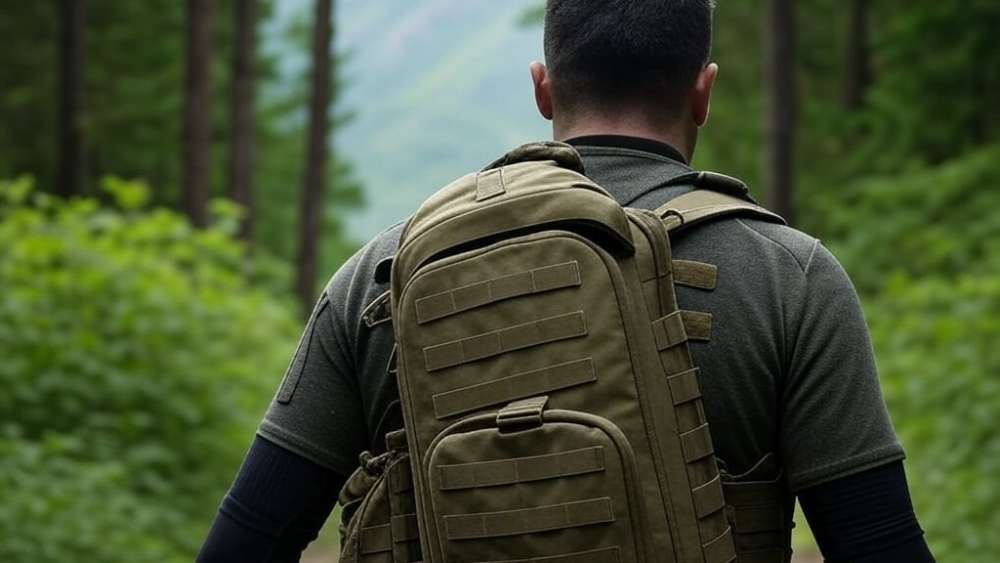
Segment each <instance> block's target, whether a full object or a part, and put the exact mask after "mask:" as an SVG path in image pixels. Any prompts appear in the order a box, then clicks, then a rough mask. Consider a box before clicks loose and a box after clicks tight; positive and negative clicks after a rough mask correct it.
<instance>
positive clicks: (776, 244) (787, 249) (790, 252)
mask: <svg viewBox="0 0 1000 563" xmlns="http://www.w3.org/2000/svg"><path fill="white" fill-rule="evenodd" d="M736 220H737V221H739V223H740V225H743V226H744V227H745V228H746V229H747V230H748V231H750V232H752V233H754V234H755V235H757V236H759V237H760V238H762V239H764V240H766V241H769V242H770V243H771V244H773V245H775V246H777V247H779V248H781V249H782V250H784V251H785V252H787V253H788V255H789V256H791V257H792V260H795V263H796V264H798V266H799V270H801V272H802V274H803V275H804V274H805V273H806V266H805V265H803V264H802V262H801V261H800V260H799V258H798V257H797V256H795V253H794V252H792V250H791V249H790V248H788V247H787V246H785V245H784V244H782V243H780V242H778V241H776V240H774V239H773V238H771V237H769V236H767V235H765V234H764V233H762V232H760V231H758V230H757V229H755V228H753V227H752V226H750V225H748V224H747V223H746V222H745V221H744V220H743V219H736Z"/></svg>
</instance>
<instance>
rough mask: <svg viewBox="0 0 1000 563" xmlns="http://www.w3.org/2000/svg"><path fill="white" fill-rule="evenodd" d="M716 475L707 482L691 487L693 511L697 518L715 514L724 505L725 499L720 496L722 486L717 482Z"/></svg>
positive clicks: (717, 477) (718, 479)
mask: <svg viewBox="0 0 1000 563" xmlns="http://www.w3.org/2000/svg"><path fill="white" fill-rule="evenodd" d="M719 481H720V478H719V476H718V475H716V476H715V479H712V480H711V481H709V482H708V483H705V484H704V485H701V486H700V487H695V488H694V489H691V496H692V497H693V498H694V511H695V514H697V515H698V518H704V517H706V516H710V515H712V514H715V513H716V512H718V511H720V510H722V509H723V508H725V507H726V500H725V499H724V498H723V497H722V487H721V486H720V484H719Z"/></svg>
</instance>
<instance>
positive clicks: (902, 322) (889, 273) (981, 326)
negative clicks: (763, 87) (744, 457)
mask: <svg viewBox="0 0 1000 563" xmlns="http://www.w3.org/2000/svg"><path fill="white" fill-rule="evenodd" d="M998 158H1000V146H991V147H985V148H982V149H980V150H978V151H975V152H972V153H969V154H968V155H965V156H962V157H960V158H956V159H954V160H952V161H950V162H947V163H945V164H943V165H941V166H937V167H933V168H926V167H920V168H918V169H916V170H914V171H913V172H911V173H908V174H901V175H896V176H888V177H877V178H873V179H869V180H863V181H861V182H858V183H856V184H854V185H852V186H849V187H847V188H845V189H843V190H842V191H841V193H839V194H833V193H831V194H830V196H828V197H826V198H824V199H821V200H820V201H819V202H818V203H817V207H818V208H822V209H825V210H826V212H827V217H826V222H825V223H826V231H827V232H828V234H829V237H828V244H829V245H830V246H831V247H832V248H833V250H834V253H835V254H837V256H838V257H839V258H840V259H841V260H842V261H843V262H844V265H845V267H846V268H847V270H848V271H849V272H851V274H852V277H853V279H854V281H855V283H856V284H857V285H858V287H859V289H860V290H861V291H862V293H863V294H864V295H865V299H864V301H865V303H866V305H867V307H866V313H867V316H868V319H869V322H870V324H871V330H872V338H873V340H874V345H875V350H876V353H877V357H878V360H879V368H880V372H881V378H882V383H883V388H884V391H885V394H886V399H887V401H888V404H889V409H890V412H891V414H892V417H893V420H894V421H895V423H896V429H897V431H898V433H899V435H900V439H901V440H902V442H903V445H904V447H905V448H906V450H907V452H908V456H909V459H908V462H907V468H908V476H909V480H910V484H911V491H912V494H913V497H914V502H915V505H916V509H917V514H918V516H919V517H920V521H921V524H922V525H923V526H924V528H925V529H926V530H927V535H928V541H929V543H930V545H931V547H932V549H933V550H934V552H935V554H936V555H937V557H938V559H939V560H940V561H969V562H980V561H981V562H983V563H986V562H988V561H992V560H993V556H992V554H994V553H998V552H1000V538H998V537H997V536H996V535H995V534H994V533H993V530H996V529H998V528H1000V517H998V516H997V513H996V510H995V509H994V507H995V505H996V504H997V503H998V502H1000V489H998V488H997V486H996V482H995V478H994V476H995V475H996V474H997V471H1000V440H997V439H996V437H995V436H996V432H995V426H996V412H997V409H998V405H1000V381H998V380H997V379H996V377H995V374H996V373H997V371H998V370H1000V350H998V349H997V347H996V341H997V337H998V335H1000V316H998V315H997V311H1000V279H998V278H997V276H996V272H997V271H1000V246H998V243H997V240H998V236H1000V218H998V217H997V216H996V214H995V213H992V212H991V210H992V209H995V208H996V206H997V204H998V203H1000V196H998V194H997V192H996V191H995V190H993V186H995V185H997V183H998V181H1000V173H998V171H997V169H996V166H995V163H996V162H997V161H998Z"/></svg>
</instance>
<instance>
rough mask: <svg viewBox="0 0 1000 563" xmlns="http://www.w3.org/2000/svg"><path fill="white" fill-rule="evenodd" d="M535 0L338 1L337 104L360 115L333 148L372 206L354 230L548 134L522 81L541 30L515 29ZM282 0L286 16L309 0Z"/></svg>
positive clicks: (391, 219)
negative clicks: (340, 61)
mask: <svg viewBox="0 0 1000 563" xmlns="http://www.w3.org/2000/svg"><path fill="white" fill-rule="evenodd" d="M534 3H535V1H534V0H504V1H498V0H419V1H414V0H341V2H340V3H339V7H338V12H339V13H338V22H337V23H338V32H339V35H338V39H337V41H338V48H340V49H342V50H346V52H347V53H348V54H349V58H348V61H347V65H346V68H345V69H344V79H345V83H346V85H347V90H346V91H345V92H344V100H343V103H342V106H341V107H342V108H343V109H345V110H349V111H352V112H354V113H355V114H356V116H355V119H354V120H353V121H352V122H351V123H350V124H349V125H348V126H347V127H345V128H343V129H341V130H340V131H338V133H337V138H336V141H335V143H336V147H337V149H338V150H341V151H343V153H344V154H345V155H346V156H347V157H348V158H349V159H350V160H351V161H352V163H353V164H354V165H355V167H356V171H357V173H358V175H359V176H360V178H361V179H362V181H363V182H364V186H365V192H366V194H365V195H366V199H367V202H368V205H367V207H366V208H365V209H364V210H363V211H361V212H359V213H357V215H356V216H355V217H352V218H351V219H350V221H349V225H350V229H351V233H352V235H354V236H356V237H357V238H359V239H367V238H368V237H370V236H371V235H373V234H375V233H377V232H378V231H379V230H381V229H383V228H385V227H386V226H388V225H391V224H392V223H395V222H397V221H399V220H401V219H403V218H405V217H406V216H407V215H408V214H409V213H411V212H412V211H413V210H414V209H415V208H416V206H417V205H419V203H420V202H421V201H422V200H423V199H424V198H426V197H427V196H428V195H430V194H431V193H432V192H433V191H435V190H436V189H437V188H439V187H441V186H443V185H444V184H446V183H448V182H449V181H451V180H452V179H454V178H455V177H457V176H459V175H461V174H464V173H466V172H469V171H471V170H473V169H475V168H477V167H479V166H481V165H482V164H484V163H486V162H488V161H490V160H492V159H493V158H494V157H496V156H498V155H499V154H501V153H502V152H503V151H504V150H506V149H508V148H510V147H512V146H514V145H517V144H520V143H522V142H525V141H529V140H534V139H538V138H544V137H547V136H548V135H549V129H548V124H547V123H546V122H544V121H543V120H542V119H541V118H540V117H538V116H537V114H536V113H535V110H534V103H533V98H532V92H531V87H530V79H529V78H528V63H529V62H530V61H532V60H533V59H540V58H541V57H542V47H541V29H539V28H532V29H523V28H519V27H518V26H517V17H518V15H520V14H521V13H522V11H523V10H524V9H525V8H526V7H527V6H530V5H532V4H534ZM278 4H279V6H278V8H279V9H278V16H279V19H288V18H291V17H298V16H301V14H302V13H303V11H307V10H309V9H310V5H311V2H310V1H308V0H291V1H289V0H282V2H280V3H278ZM287 64H290V65H294V64H301V63H300V62H299V63H296V62H291V61H287Z"/></svg>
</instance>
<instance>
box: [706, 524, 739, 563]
mask: <svg viewBox="0 0 1000 563" xmlns="http://www.w3.org/2000/svg"><path fill="white" fill-rule="evenodd" d="M732 535H733V530H732V529H731V528H726V531H725V532H722V533H721V534H719V537H717V538H715V539H714V540H711V541H709V542H708V543H706V544H705V545H703V546H702V550H703V551H704V553H705V563H731V562H732V561H736V548H735V547H734V544H733V539H732Z"/></svg>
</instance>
